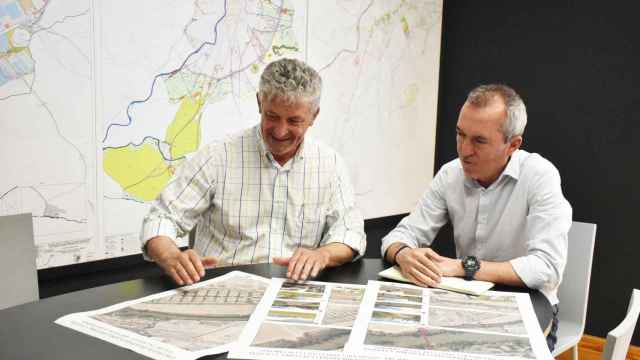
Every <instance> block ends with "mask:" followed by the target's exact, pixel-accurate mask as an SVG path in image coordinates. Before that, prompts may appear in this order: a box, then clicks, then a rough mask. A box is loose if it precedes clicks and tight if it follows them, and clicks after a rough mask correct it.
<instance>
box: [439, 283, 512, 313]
mask: <svg viewBox="0 0 640 360" xmlns="http://www.w3.org/2000/svg"><path fill="white" fill-rule="evenodd" d="M429 305H430V306H440V307H448V308H456V309H459V308H461V307H464V308H465V309H467V310H480V311H495V312H503V313H512V314H519V313H520V310H518V302H517V300H516V298H515V296H513V295H480V296H476V295H466V294H460V293H455V292H451V291H447V290H439V289H430V290H429Z"/></svg>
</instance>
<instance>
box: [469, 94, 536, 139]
mask: <svg viewBox="0 0 640 360" xmlns="http://www.w3.org/2000/svg"><path fill="white" fill-rule="evenodd" d="M496 97H499V98H500V99H502V101H503V102H504V105H505V109H506V111H507V118H506V119H505V120H504V122H503V123H502V127H501V129H500V130H501V132H502V134H503V135H504V140H505V141H509V140H511V138H513V137H514V136H522V134H524V128H525V127H526V126H527V108H526V107H525V105H524V102H523V101H522V98H521V97H520V95H518V93H516V92H515V90H513V89H512V88H510V87H509V86H507V85H504V84H489V85H480V86H477V87H476V88H474V89H473V90H471V91H470V92H469V95H467V102H468V103H469V104H471V105H474V106H477V107H480V108H483V107H485V106H488V105H489V104H490V103H491V102H492V101H493V100H494V99H495V98H496Z"/></svg>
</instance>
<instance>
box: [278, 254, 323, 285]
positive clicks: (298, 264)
mask: <svg viewBox="0 0 640 360" xmlns="http://www.w3.org/2000/svg"><path fill="white" fill-rule="evenodd" d="M330 257H331V255H330V254H329V252H328V251H326V250H325V249H323V248H318V249H313V250H312V249H305V248H298V249H297V250H296V251H295V252H294V253H293V256H291V257H275V258H273V263H274V264H277V265H281V266H287V267H288V268H287V277H288V278H289V279H291V280H296V281H297V280H300V281H304V280H307V279H308V278H310V277H311V278H314V277H316V276H318V273H320V271H321V270H323V269H324V268H326V267H327V265H329V260H330Z"/></svg>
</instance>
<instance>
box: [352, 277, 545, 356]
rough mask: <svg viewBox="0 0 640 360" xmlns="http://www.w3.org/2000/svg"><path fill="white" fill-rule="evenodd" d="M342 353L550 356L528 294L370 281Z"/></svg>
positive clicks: (374, 354) (369, 354)
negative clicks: (475, 292) (481, 292)
mask: <svg viewBox="0 0 640 360" xmlns="http://www.w3.org/2000/svg"><path fill="white" fill-rule="evenodd" d="M345 353H346V354H357V355H359V356H362V355H367V356H374V357H382V358H389V359H390V358H393V359H394V360H418V359H425V358H429V359H457V360H460V359H464V360H466V359H469V360H471V359H475V360H477V359H487V360H489V359H491V360H497V359H544V360H551V359H553V358H552V357H551V354H550V353H549V349H548V348H547V343H546V341H545V338H544V335H543V334H542V330H541V329H540V326H539V324H538V320H537V318H536V315H535V312H534V311H533V306H532V304H531V299H530V298H529V294H523V293H508V292H494V291H489V292H487V293H486V294H484V295H481V296H470V295H465V294H460V293H455V292H451V291H446V290H441V289H427V288H421V287H418V286H414V285H409V284H397V283H389V282H381V281H369V284H368V285H367V290H366V292H365V295H364V298H363V300H362V304H361V307H360V311H359V313H358V317H357V319H356V321H355V323H354V326H353V329H352V332H351V336H350V338H349V341H348V342H347V345H346V346H345Z"/></svg>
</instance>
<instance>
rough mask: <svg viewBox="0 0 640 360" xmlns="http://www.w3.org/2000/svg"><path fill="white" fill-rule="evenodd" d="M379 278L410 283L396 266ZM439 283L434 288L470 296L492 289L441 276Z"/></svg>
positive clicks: (481, 283)
mask: <svg viewBox="0 0 640 360" xmlns="http://www.w3.org/2000/svg"><path fill="white" fill-rule="evenodd" d="M378 275H379V276H381V277H383V278H387V279H391V280H396V281H404V282H407V283H410V282H411V280H409V279H407V278H405V277H404V275H402V273H401V272H400V270H399V269H398V267H397V266H392V267H390V268H388V269H385V270H382V271H380V272H379V273H378ZM440 279H441V281H440V283H439V284H438V285H437V286H436V287H437V288H439V289H445V290H451V291H457V292H461V293H465V294H471V295H481V294H484V293H485V292H487V291H488V290H489V289H491V288H492V287H493V285H494V284H493V283H492V282H489V281H480V280H465V279H462V278H458V277H450V276H443V277H442V278H440Z"/></svg>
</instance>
